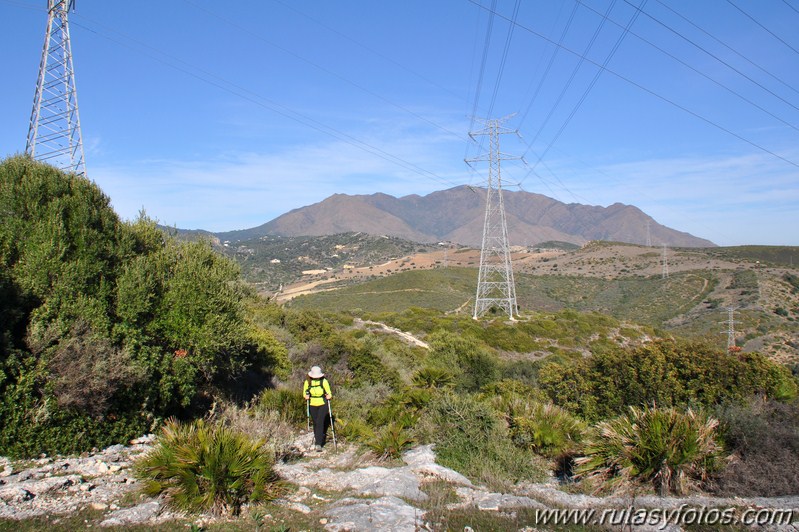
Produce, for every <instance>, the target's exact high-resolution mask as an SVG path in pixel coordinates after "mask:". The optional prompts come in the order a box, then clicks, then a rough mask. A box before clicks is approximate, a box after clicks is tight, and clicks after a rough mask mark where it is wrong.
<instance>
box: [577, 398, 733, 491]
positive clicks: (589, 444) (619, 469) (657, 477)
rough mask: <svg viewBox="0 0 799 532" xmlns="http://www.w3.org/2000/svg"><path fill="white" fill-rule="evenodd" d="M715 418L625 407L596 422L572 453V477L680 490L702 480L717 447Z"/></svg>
mask: <svg viewBox="0 0 799 532" xmlns="http://www.w3.org/2000/svg"><path fill="white" fill-rule="evenodd" d="M717 426H718V421H717V420H715V419H713V418H709V417H706V416H704V415H702V414H699V413H696V412H694V411H692V410H688V411H687V412H681V411H679V410H676V409H673V408H669V409H658V408H644V409H637V408H633V407H631V408H630V410H629V412H628V413H627V414H626V415H624V416H620V417H618V418H615V419H612V420H610V421H603V422H601V423H599V424H597V425H596V427H595V428H594V430H593V432H592V433H591V435H590V436H589V437H588V438H587V441H586V442H585V450H584V456H582V457H580V458H578V459H577V460H576V461H575V462H576V464H577V469H576V471H577V474H578V476H582V477H586V478H594V479H599V480H604V481H607V482H608V483H609V484H610V485H615V486H616V487H621V486H629V485H630V484H631V483H632V482H636V481H638V482H651V483H652V484H653V485H654V487H655V488H656V489H657V490H658V492H659V493H660V494H661V495H665V494H667V493H669V492H674V493H677V494H680V493H683V492H684V491H685V489H686V488H687V487H688V486H689V485H690V484H691V483H694V482H697V481H703V480H706V478H707V474H708V472H710V471H711V470H712V469H713V468H714V467H715V461H716V458H717V457H718V455H719V453H720V451H721V448H720V446H719V445H718V443H717V442H716V439H715V438H716V428H717Z"/></svg>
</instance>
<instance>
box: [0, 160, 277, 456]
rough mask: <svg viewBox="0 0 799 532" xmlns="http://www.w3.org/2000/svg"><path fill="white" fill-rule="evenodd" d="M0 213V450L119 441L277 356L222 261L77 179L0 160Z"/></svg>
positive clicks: (246, 294)
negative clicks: (117, 208) (134, 216)
mask: <svg viewBox="0 0 799 532" xmlns="http://www.w3.org/2000/svg"><path fill="white" fill-rule="evenodd" d="M0 222H1V223H0V294H1V295H2V296H4V297H2V303H0V317H2V318H3V320H2V322H3V324H2V327H0V349H2V351H0V355H1V358H0V393H2V401H0V454H16V455H19V454H38V453H39V452H64V451H69V450H78V449H85V448H90V447H92V446H96V445H100V444H104V443H108V442H110V441H121V440H122V439H124V438H128V437H130V436H133V435H135V434H136V433H137V432H140V431H142V430H145V429H146V428H148V425H150V424H152V422H153V421H157V420H158V419H161V418H162V417H164V416H167V415H171V414H176V413H181V412H184V413H185V412H187V410H186V409H187V408H190V407H191V406H192V405H196V404H201V403H202V398H203V397H209V396H210V394H213V393H217V392H219V391H224V390H225V389H226V388H227V389H229V388H230V386H231V384H232V383H235V380H236V379H237V378H239V377H240V376H241V375H242V374H243V373H244V371H245V370H257V371H260V372H262V373H263V374H264V377H265V375H266V373H268V372H269V371H270V370H271V367H272V365H274V364H275V363H276V362H280V361H281V360H284V359H285V354H284V353H282V352H281V348H282V346H281V345H280V344H279V343H278V342H277V341H276V340H275V339H274V338H273V337H272V336H271V333H270V332H269V331H268V330H264V329H262V328H260V327H258V326H257V325H255V324H254V323H251V322H248V321H247V320H246V319H245V310H244V309H245V303H246V302H247V301H249V300H250V299H252V297H253V294H252V293H251V291H250V290H249V289H248V288H247V287H246V286H245V285H244V284H243V283H242V281H241V280H240V277H239V270H238V267H237V266H236V265H235V264H234V263H232V262H231V261H229V260H227V259H225V258H223V257H220V256H218V255H216V254H214V253H213V252H212V250H211V248H210V246H209V245H208V243H197V242H195V243H184V242H178V241H176V240H174V239H173V238H171V237H170V236H168V235H166V234H165V233H163V232H162V231H161V230H159V229H158V227H157V226H156V224H155V222H153V221H152V220H149V219H147V218H146V217H145V216H143V215H142V216H140V218H139V219H138V220H137V221H135V222H133V223H125V222H122V221H120V219H119V217H118V216H117V215H116V214H115V213H114V211H113V210H112V209H111V207H110V202H109V199H108V197H107V196H105V195H104V194H103V193H102V191H101V190H100V189H99V188H98V187H97V186H96V185H95V184H93V183H92V182H90V181H89V180H87V179H85V178H82V177H78V176H75V175H66V174H64V173H62V172H60V171H59V170H56V169H54V168H52V167H49V166H47V165H44V164H41V163H38V162H35V161H33V160H31V159H29V158H27V157H13V158H10V159H7V160H5V161H3V162H2V163H0ZM284 370H285V368H284ZM198 401H199V402H198Z"/></svg>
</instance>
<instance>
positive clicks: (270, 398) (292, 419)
mask: <svg viewBox="0 0 799 532" xmlns="http://www.w3.org/2000/svg"><path fill="white" fill-rule="evenodd" d="M305 406H306V405H305V398H304V397H303V396H302V391H301V390H300V389H299V388H298V389H296V390H294V389H286V388H270V389H266V390H264V391H263V392H261V395H260V396H259V397H258V401H257V402H256V403H255V405H254V406H253V408H254V409H255V410H256V411H272V412H277V413H278V414H280V418H281V419H282V420H284V421H287V422H289V423H291V424H293V425H305V423H306V417H307V412H306V409H305Z"/></svg>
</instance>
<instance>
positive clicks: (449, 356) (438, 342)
mask: <svg viewBox="0 0 799 532" xmlns="http://www.w3.org/2000/svg"><path fill="white" fill-rule="evenodd" d="M428 343H429V344H430V353H429V354H428V367H436V368H440V369H444V370H446V371H449V372H451V374H452V376H453V379H454V381H455V386H456V388H458V389H462V390H466V391H477V390H479V389H480V388H482V387H483V386H485V385H486V384H489V383H491V382H493V381H495V380H497V378H499V363H498V361H497V359H496V357H495V356H494V355H493V354H492V353H491V352H489V351H488V350H487V349H486V348H485V347H483V346H482V345H481V344H480V343H478V342H477V341H475V340H472V339H470V338H465V337H463V336H459V335H456V334H454V333H451V332H448V331H444V330H438V331H436V332H434V333H433V334H431V335H430V338H429V342H428Z"/></svg>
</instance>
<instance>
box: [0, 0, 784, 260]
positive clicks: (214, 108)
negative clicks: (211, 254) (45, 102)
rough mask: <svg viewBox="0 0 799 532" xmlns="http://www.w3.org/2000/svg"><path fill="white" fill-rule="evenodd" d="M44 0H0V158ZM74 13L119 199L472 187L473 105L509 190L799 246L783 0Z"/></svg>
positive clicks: (194, 224) (194, 207)
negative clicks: (495, 147) (489, 126)
mask: <svg viewBox="0 0 799 532" xmlns="http://www.w3.org/2000/svg"><path fill="white" fill-rule="evenodd" d="M46 4H47V1H46V0H0V50H3V53H2V63H1V64H2V67H3V69H2V70H3V73H4V76H3V79H2V83H0V156H5V155H11V154H14V153H20V152H22V151H24V149H25V138H26V134H27V128H28V120H29V117H30V112H31V104H32V100H33V92H34V88H35V83H36V75H37V69H38V64H39V59H40V54H41V48H42V43H43V40H44V30H45V24H46V13H45V11H46V10H45V7H46ZM492 10H493V11H494V14H493V15H492ZM636 13H637V16H636ZM70 24H71V36H72V49H73V56H74V63H75V69H76V80H77V87H78V98H79V105H80V113H81V115H80V118H81V123H82V127H83V140H84V145H85V151H86V164H87V170H88V174H89V177H90V178H91V179H93V180H94V181H95V182H97V184H98V185H99V186H100V187H101V188H102V189H103V190H104V191H105V192H106V193H107V194H108V195H109V196H110V197H111V201H112V204H113V206H114V208H115V209H116V210H117V212H118V213H119V214H120V215H121V216H122V217H123V218H125V219H132V218H135V217H136V215H137V213H138V212H139V211H140V210H141V209H144V210H145V211H146V212H147V214H148V215H149V216H151V217H153V218H156V219H158V220H159V221H160V222H162V223H165V224H168V225H176V226H178V227H181V228H187V229H192V228H203V229H208V230H212V231H225V230H232V229H243V228H248V227H254V226H256V225H260V224H262V223H264V222H267V221H269V220H271V219H273V218H275V217H276V216H279V215H280V214H283V213H285V212H288V211H289V210H291V209H294V208H298V207H302V206H305V205H310V204H312V203H315V202H318V201H321V200H323V199H324V198H326V197H327V196H329V195H331V194H334V193H346V194H371V193H375V192H384V193H388V194H392V195H395V196H404V195H408V194H427V193H430V192H433V191H436V190H442V189H445V188H450V187H453V186H457V185H463V184H470V185H483V184H485V180H486V176H487V168H486V165H485V164H484V163H475V164H474V168H473V169H472V168H470V167H469V166H467V165H466V164H465V163H464V158H476V157H479V156H480V155H481V144H479V143H474V142H473V141H471V140H470V139H469V136H468V132H469V130H470V129H472V130H478V129H480V128H481V123H480V121H479V120H474V119H473V118H472V117H473V116H475V115H476V116H477V117H478V118H486V117H490V118H498V117H502V116H506V115H513V114H514V113H515V115H513V116H512V117H511V118H509V119H508V121H507V122H506V126H507V127H508V128H509V129H511V130H513V129H518V131H519V133H520V137H516V136H514V135H504V136H503V137H502V151H503V152H505V153H507V154H509V155H521V154H524V155H525V160H526V162H527V164H526V165H525V164H523V163H522V162H521V161H506V162H505V163H503V166H502V176H503V183H504V185H505V187H506V188H508V189H510V190H518V189H519V188H521V189H523V190H526V191H529V192H538V193H541V194H545V195H547V196H550V197H553V198H555V199H558V200H560V201H563V202H566V203H583V204H591V205H603V206H607V205H610V204H612V203H615V202H621V203H626V204H632V205H636V206H637V207H639V208H641V209H642V210H643V211H644V212H646V213H647V214H650V215H651V216H653V217H654V218H655V220H657V221H658V222H659V223H662V224H665V225H668V226H669V227H672V228H675V229H678V230H682V231H688V232H690V233H692V234H694V235H696V236H700V237H703V238H708V239H710V240H712V241H714V242H716V243H717V244H721V245H739V244H789V245H799V229H797V213H799V33H797V32H796V28H797V27H798V26H799V0H701V1H696V0H685V1H683V0H679V1H676V0H646V1H642V0H616V1H613V0H581V1H580V2H574V1H573V0H562V1H555V0H547V1H544V0H537V1H533V0H519V1H518V2H517V1H515V0H436V1H430V0H404V1H402V2H382V1H375V0H371V1H366V0H352V1H347V0H342V1H338V2H331V1H329V0H327V1H323V0H261V1H258V2H255V1H243V0H242V1H237V2H211V1H208V0H165V1H163V0H162V1H159V2H156V1H152V0H142V1H140V2H135V3H130V2H109V1H100V0H78V1H77V10H76V11H75V12H74V13H72V14H71V15H70ZM489 29H490V31H489ZM511 29H512V31H511ZM485 147H486V143H485V142H483V143H482V149H485Z"/></svg>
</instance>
